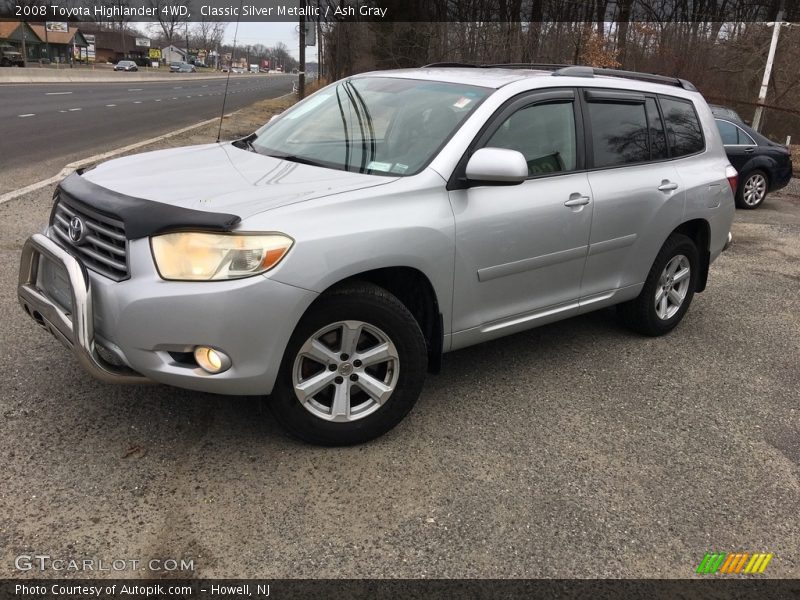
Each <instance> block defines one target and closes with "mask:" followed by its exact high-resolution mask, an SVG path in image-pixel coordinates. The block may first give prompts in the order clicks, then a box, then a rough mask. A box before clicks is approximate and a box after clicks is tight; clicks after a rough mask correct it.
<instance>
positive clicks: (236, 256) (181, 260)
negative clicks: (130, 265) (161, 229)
mask: <svg viewBox="0 0 800 600" xmlns="http://www.w3.org/2000/svg"><path fill="white" fill-rule="evenodd" d="M293 243H294V240H292V238H290V237H288V236H286V235H283V234H280V233H271V234H249V233H200V232H193V231H188V232H182V233H167V234H164V235H158V236H155V237H152V238H150V246H151V248H152V250H153V259H154V260H155V262H156V267H157V268H158V273H159V275H161V277H162V278H163V279H177V280H190V281H211V280H218V279H238V278H241V277H250V276H251V275H257V274H258V273H263V272H265V271H269V270H270V269H271V268H272V267H274V266H275V265H277V264H278V263H279V262H280V261H281V259H282V258H283V257H284V256H286V253H287V252H288V251H289V248H291V247H292V244H293Z"/></svg>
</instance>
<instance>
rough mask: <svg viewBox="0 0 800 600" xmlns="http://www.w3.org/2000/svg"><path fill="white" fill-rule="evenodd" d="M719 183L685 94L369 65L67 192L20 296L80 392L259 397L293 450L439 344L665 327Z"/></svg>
mask: <svg viewBox="0 0 800 600" xmlns="http://www.w3.org/2000/svg"><path fill="white" fill-rule="evenodd" d="M736 179H737V175H736V171H735V169H733V167H731V166H730V164H729V162H728V159H727V158H726V155H725V149H724V148H723V145H722V141H721V139H720V136H719V133H718V131H717V127H716V125H715V123H714V117H713V115H712V114H711V110H710V109H709V108H708V105H707V104H706V102H705V101H704V100H703V98H702V96H701V95H700V93H699V92H698V91H697V90H696V89H695V88H694V86H692V84H691V83H689V82H687V81H684V80H680V79H675V78H670V77H663V76H654V75H645V74H639V73H631V72H625V71H609V70H601V69H592V68H589V67H567V68H560V69H556V68H552V69H546V68H538V69H537V68H530V69H513V68H496V67H492V68H481V67H474V68H470V67H454V66H451V65H447V64H442V65H430V66H428V67H426V68H422V69H410V70H396V71H384V72H377V73H370V74H364V75H358V76H354V77H350V78H347V79H344V80H341V81H338V82H336V83H333V84H331V85H329V86H327V87H325V88H323V89H322V90H320V91H319V92H317V93H316V94H314V95H312V96H310V97H309V98H307V99H305V100H304V101H302V102H300V103H298V104H297V105H295V106H294V107H293V108H292V109H290V110H288V111H286V112H284V113H283V114H281V115H280V116H278V117H277V118H274V119H273V120H272V121H270V122H269V123H268V124H267V125H265V126H264V127H262V128H261V129H259V130H258V131H256V132H255V133H253V134H252V135H250V136H248V137H246V138H244V139H240V140H237V141H234V142H232V143H215V144H208V145H202V146H194V147H187V148H178V149H171V150H162V151H157V152H151V153H145V154H141V155H137V156H128V157H124V158H120V159H116V160H112V161H109V162H106V163H103V164H100V165H99V166H97V167H95V168H94V169H92V170H89V171H86V172H82V173H75V174H73V175H71V176H69V177H67V178H66V179H65V180H63V182H62V183H61V184H60V185H59V187H58V189H57V191H56V193H55V198H54V207H53V211H52V215H51V218H50V223H49V226H48V227H47V229H46V232H45V233H44V234H36V235H33V236H32V237H31V238H30V239H28V241H27V242H26V244H25V246H24V249H23V254H22V262H21V269H20V284H19V288H18V295H19V298H20V302H21V303H22V306H23V308H24V309H25V311H26V312H27V313H28V314H29V315H31V316H32V317H33V319H35V320H36V321H37V322H38V323H39V324H40V325H42V326H43V327H44V328H45V329H47V330H49V331H50V332H51V333H52V334H54V335H55V336H56V337H57V338H59V339H60V340H61V341H62V342H64V343H65V344H66V345H67V346H68V347H70V348H71V349H72V350H73V351H74V353H75V355H76V356H77V359H78V360H79V362H80V363H81V364H82V365H83V367H85V368H86V369H87V370H88V371H89V372H91V373H92V374H94V375H95V376H97V377H99V378H100V379H102V380H105V381H108V382H138V381H148V380H149V381H155V382H160V383H165V384H169V385H174V386H179V387H184V388H189V389H193V390H202V391H206V392H216V393H221V394H239V395H268V396H269V398H268V403H269V406H270V407H271V410H272V411H273V413H274V415H275V417H276V418H277V419H278V420H279V421H280V422H281V423H282V424H283V425H284V426H285V427H286V428H287V429H288V430H289V431H290V432H292V433H294V434H295V435H297V436H299V437H300V438H302V439H304V440H307V441H309V442H312V443H318V444H327V445H338V444H353V443H359V442H363V441H366V440H369V439H371V438H374V437H376V436H379V435H381V434H383V433H385V432H386V431H388V430H389V429H391V428H392V427H393V426H394V425H396V424H397V423H398V422H399V421H401V420H402V419H403V417H404V416H405V415H406V414H407V413H408V412H409V410H410V409H411V408H412V406H413V405H414V403H415V401H416V400H417V397H418V396H419V394H420V392H421V389H422V385H423V381H424V377H425V373H426V372H427V371H436V370H437V368H438V367H439V364H440V361H441V355H442V353H444V352H449V351H451V350H456V349H458V348H463V347H465V346H469V345H471V344H477V343H480V342H484V341H486V340H490V339H493V338H497V337H501V336H505V335H508V334H512V333H515V332H518V331H522V330H524V329H528V328H531V327H536V326H538V325H542V324H544V323H550V322H553V321H557V320H559V319H564V318H567V317H571V316H574V315H578V314H581V313H585V312H588V311H593V310H597V309H599V308H602V307H606V306H609V305H618V307H619V313H620V315H621V317H622V319H623V321H624V322H626V323H627V324H628V325H630V326H631V327H632V328H633V329H635V330H637V331H639V332H641V333H643V334H645V335H652V336H655V335H661V334H665V333H667V332H669V331H670V330H672V329H673V328H674V327H675V326H676V325H677V324H678V323H679V321H680V320H681V319H682V318H683V316H684V314H685V313H686V311H687V309H688V308H689V304H690V303H691V301H692V297H693V295H694V294H695V293H696V292H700V291H702V290H703V289H704V288H705V287H706V280H707V276H708V270H709V265H710V264H711V262H712V261H713V260H714V259H715V258H717V256H718V255H719V254H720V253H721V252H722V251H723V250H724V249H725V247H726V246H727V244H728V242H729V241H730V233H729V232H730V227H731V222H732V220H733V214H734V190H735V187H736Z"/></svg>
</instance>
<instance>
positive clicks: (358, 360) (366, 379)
mask: <svg viewBox="0 0 800 600" xmlns="http://www.w3.org/2000/svg"><path fill="white" fill-rule="evenodd" d="M399 374H400V357H399V356H398V353H397V348H395V345H394V343H393V342H392V340H391V339H390V338H389V336H388V335H386V333H384V332H383V331H381V330H380V329H378V328H377V327H375V326H373V325H370V324H368V323H364V322H363V321H339V322H336V323H332V324H331V325H328V326H326V327H324V328H322V329H320V330H318V331H317V332H316V333H314V334H313V335H312V336H311V337H309V338H308V339H307V340H306V342H305V343H304V344H303V345H302V346H301V347H300V350H299V351H298V353H297V357H296V358H295V361H294V366H293V368H292V386H293V388H294V393H295V396H296V397H297V400H298V401H299V402H300V404H302V405H303V407H304V408H305V409H306V410H308V411H309V412H310V413H311V414H313V415H314V416H316V417H319V418H320V419H324V420H326V421H337V422H349V421H356V420H358V419H362V418H364V417H366V416H368V415H370V414H372V413H374V412H375V411H376V410H378V409H379V408H380V407H381V406H383V405H384V404H385V403H386V402H387V401H388V400H389V398H390V397H391V395H392V393H393V392H394V391H395V388H396V386H397V379H398V376H399Z"/></svg>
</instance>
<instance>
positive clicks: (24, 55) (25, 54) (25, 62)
mask: <svg viewBox="0 0 800 600" xmlns="http://www.w3.org/2000/svg"><path fill="white" fill-rule="evenodd" d="M20 25H22V66H23V67H27V66H28V49H27V47H26V46H25V28H26V27H27V26H28V22H27V21H20Z"/></svg>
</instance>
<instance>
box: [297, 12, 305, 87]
mask: <svg viewBox="0 0 800 600" xmlns="http://www.w3.org/2000/svg"><path fill="white" fill-rule="evenodd" d="M305 10H306V0H300V31H299V33H300V65H299V66H298V69H297V95H298V96H300V100H302V99H303V98H305V95H306V15H305Z"/></svg>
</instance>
